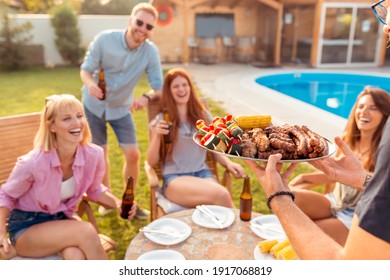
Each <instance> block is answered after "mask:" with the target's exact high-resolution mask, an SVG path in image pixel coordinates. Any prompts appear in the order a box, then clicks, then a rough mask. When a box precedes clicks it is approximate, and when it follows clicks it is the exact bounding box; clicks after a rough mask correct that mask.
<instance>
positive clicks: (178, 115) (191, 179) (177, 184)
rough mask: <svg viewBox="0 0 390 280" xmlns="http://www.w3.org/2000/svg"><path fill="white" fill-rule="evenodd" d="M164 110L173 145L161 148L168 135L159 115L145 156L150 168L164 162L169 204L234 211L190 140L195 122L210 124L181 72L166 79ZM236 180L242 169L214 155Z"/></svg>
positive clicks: (184, 72)
mask: <svg viewBox="0 0 390 280" xmlns="http://www.w3.org/2000/svg"><path fill="white" fill-rule="evenodd" d="M161 103H162V106H163V108H166V109H167V113H168V114H169V118H170V124H171V125H172V129H171V134H172V135H173V141H172V143H171V144H162V141H161V140H162V137H163V136H164V135H166V134H168V133H169V125H170V124H168V123H167V122H166V121H165V120H164V119H163V115H162V114H159V115H158V116H157V117H156V119H155V120H153V121H152V122H151V125H150V129H151V140H150V146H149V150H148V155H147V161H148V163H149V164H150V166H152V167H153V166H155V165H156V164H157V163H158V162H159V161H160V158H163V159H164V160H163V168H162V174H163V181H164V183H163V192H164V195H165V196H166V197H167V198H168V199H169V200H170V201H172V202H174V203H176V204H178V205H180V206H183V207H195V206H197V205H199V204H215V205H221V206H225V207H234V204H233V201H232V198H231V196H230V194H229V192H228V190H227V189H226V188H225V187H223V186H222V185H220V184H219V183H218V182H217V181H216V180H215V179H214V178H213V175H212V173H211V171H210V170H209V168H208V166H207V164H206V151H205V150H203V149H202V148H200V147H198V146H197V145H196V143H194V141H193V140H192V136H193V135H194V133H195V132H196V131H197V128H196V126H195V123H196V121H197V120H198V119H204V120H209V121H211V120H210V118H211V115H210V113H209V112H207V111H206V110H205V108H204V106H203V105H202V102H201V101H200V99H199V96H198V93H197V92H196V89H195V87H194V85H193V83H192V81H191V79H190V77H189V75H188V73H187V72H186V71H184V70H182V69H171V70H170V71H168V73H167V74H166V76H165V80H164V86H163V93H162V100H161ZM214 156H215V157H216V160H217V161H218V162H219V163H220V164H222V165H223V166H225V167H226V168H227V169H228V170H229V171H230V172H232V174H234V175H235V176H236V177H243V176H244V175H245V172H244V169H243V168H242V166H241V165H239V164H237V163H234V162H232V161H231V160H229V159H228V158H227V157H224V156H220V155H214Z"/></svg>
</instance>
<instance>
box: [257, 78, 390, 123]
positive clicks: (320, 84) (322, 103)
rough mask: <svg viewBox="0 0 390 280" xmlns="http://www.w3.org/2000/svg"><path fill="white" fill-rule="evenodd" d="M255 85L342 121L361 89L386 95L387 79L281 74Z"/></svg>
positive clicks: (388, 80) (387, 89)
mask: <svg viewBox="0 0 390 280" xmlns="http://www.w3.org/2000/svg"><path fill="white" fill-rule="evenodd" d="M256 82H257V83H258V84H260V85H262V86H265V87H268V88H271V89H273V90H276V91H278V92H280V93H283V94H285V95H288V96H290V97H293V98H296V99H298V100H300V101H303V102H306V103H308V104H311V105H313V106H316V107H318V108H320V109H323V110H326V111H328V112H330V113H333V114H336V115H338V116H340V117H343V118H345V119H347V118H348V116H349V113H350V111H351V109H352V107H353V104H354V103H355V101H356V97H357V95H358V94H359V93H360V92H361V91H362V90H363V88H364V87H365V86H368V85H369V86H372V87H380V88H382V89H384V90H386V91H388V92H390V78H388V77H380V76H370V75H361V74H341V73H322V72H318V73H313V72H311V73H284V74H273V75H267V76H262V77H259V78H257V79H256Z"/></svg>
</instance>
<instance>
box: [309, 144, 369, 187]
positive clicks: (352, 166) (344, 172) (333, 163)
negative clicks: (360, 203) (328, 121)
mask: <svg viewBox="0 0 390 280" xmlns="http://www.w3.org/2000/svg"><path fill="white" fill-rule="evenodd" d="M334 141H335V143H336V145H337V146H338V147H339V148H340V150H341V155H340V156H338V157H327V158H324V159H320V160H315V161H310V162H309V163H310V164H311V165H312V166H314V167H315V168H317V169H318V170H321V171H322V172H324V173H325V174H327V175H328V177H329V179H330V180H333V181H337V182H340V183H343V184H346V185H349V186H352V187H355V188H358V189H361V188H362V184H363V182H364V180H365V178H366V175H367V171H365V170H364V168H363V166H362V164H361V162H360V161H359V159H358V158H357V157H356V156H355V155H354V153H353V152H352V151H351V149H350V148H349V147H348V145H347V144H346V143H345V142H344V141H343V140H342V139H341V138H340V137H339V136H336V137H335V139H334Z"/></svg>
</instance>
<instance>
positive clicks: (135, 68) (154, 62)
mask: <svg viewBox="0 0 390 280" xmlns="http://www.w3.org/2000/svg"><path fill="white" fill-rule="evenodd" d="M157 18H158V12H157V10H156V8H155V7H153V6H152V5H151V4H148V3H140V4H138V5H136V6H135V7H134V8H133V10H132V13H131V15H130V16H129V19H128V27H127V29H125V30H106V31H103V32H101V33H99V34H98V35H97V36H96V37H95V38H94V40H93V41H92V42H91V44H90V45H89V47H88V51H87V53H86V55H85V57H84V61H83V63H82V64H81V67H80V68H81V71H80V77H81V80H82V82H83V84H84V85H83V87H82V93H83V104H84V107H85V114H86V116H87V119H88V123H89V125H90V127H91V132H92V138H93V142H94V143H95V144H97V145H99V146H102V147H103V148H104V152H105V159H106V165H107V171H106V174H105V176H104V179H103V183H104V184H105V185H106V186H108V187H109V186H110V178H109V160H108V147H107V131H106V123H107V122H108V123H110V125H111V127H112V128H113V130H114V132H115V135H116V137H117V139H118V142H119V145H120V147H121V148H122V150H123V154H124V156H125V162H124V168H123V177H124V180H125V181H126V180H127V178H128V177H129V176H132V177H133V178H134V185H135V186H136V184H137V179H138V175H139V158H140V152H139V149H138V144H137V137H136V131H135V126H134V121H133V118H132V115H131V111H133V110H139V109H142V108H144V107H145V106H146V105H147V103H148V102H149V101H150V99H151V98H154V96H155V95H156V94H161V89H162V84H163V78H162V69H161V62H160V55H159V52H158V49H157V47H156V46H155V45H154V43H152V42H151V41H150V40H149V39H148V38H149V37H150V35H151V33H152V30H153V28H154V26H155V25H156V22H157ZM100 67H101V68H103V70H104V74H105V80H106V85H107V93H106V96H105V99H104V100H100V99H101V98H102V97H103V93H102V91H101V89H100V88H99V87H98V85H97V81H98V74H99V68H100ZM143 73H146V74H147V77H148V81H149V84H150V87H151V88H152V89H151V90H150V91H149V93H148V94H144V95H142V96H141V97H140V98H138V99H134V92H133V90H134V88H135V86H136V85H137V83H138V81H139V79H140V78H141V76H142V74H143ZM136 217H138V218H141V219H146V218H148V215H147V213H146V211H145V210H142V209H140V210H138V211H137V214H136Z"/></svg>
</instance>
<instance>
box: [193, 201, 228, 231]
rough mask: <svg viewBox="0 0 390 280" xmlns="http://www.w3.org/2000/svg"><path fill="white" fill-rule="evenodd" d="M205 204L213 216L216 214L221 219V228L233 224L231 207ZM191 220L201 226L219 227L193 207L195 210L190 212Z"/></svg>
mask: <svg viewBox="0 0 390 280" xmlns="http://www.w3.org/2000/svg"><path fill="white" fill-rule="evenodd" d="M205 206H206V207H207V208H209V209H210V211H212V212H213V213H214V214H215V216H217V217H218V218H219V219H220V220H221V221H222V225H223V228H227V227H228V226H230V225H231V224H233V222H234V218H235V216H234V212H233V210H232V209H229V208H227V207H223V206H218V205H205ZM192 220H193V221H194V223H195V224H197V225H199V226H202V227H207V228H217V229H220V227H219V226H218V225H217V224H215V223H214V222H213V221H212V220H210V218H209V217H207V216H206V215H205V214H203V213H202V212H201V211H200V210H199V209H195V211H194V212H193V213H192Z"/></svg>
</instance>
